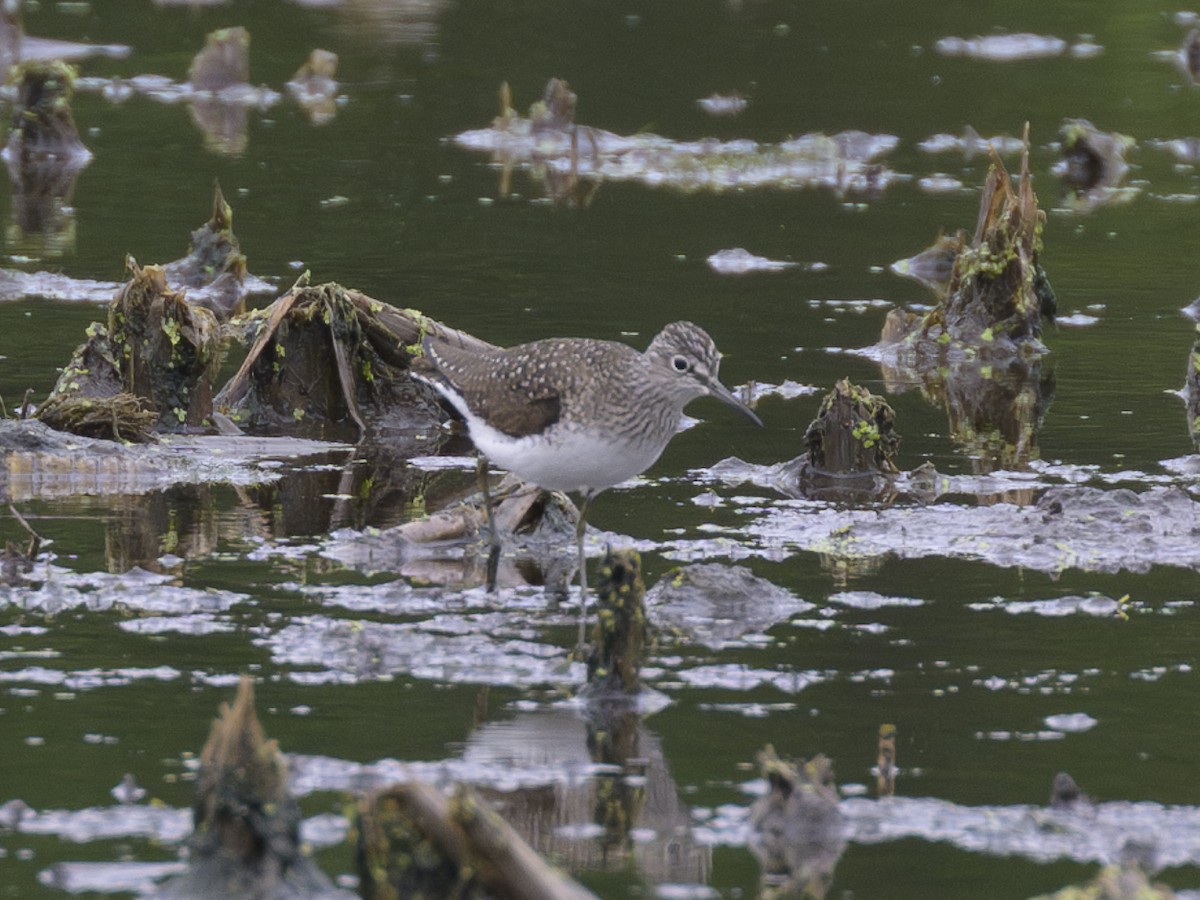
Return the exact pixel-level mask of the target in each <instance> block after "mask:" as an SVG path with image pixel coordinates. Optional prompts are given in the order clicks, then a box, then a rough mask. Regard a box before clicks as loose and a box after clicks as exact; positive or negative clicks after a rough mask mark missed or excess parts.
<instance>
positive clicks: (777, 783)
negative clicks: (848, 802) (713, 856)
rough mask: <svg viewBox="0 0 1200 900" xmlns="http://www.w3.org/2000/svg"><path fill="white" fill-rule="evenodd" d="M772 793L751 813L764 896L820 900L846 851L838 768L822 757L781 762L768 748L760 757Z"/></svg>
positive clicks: (773, 751) (758, 801)
mask: <svg viewBox="0 0 1200 900" xmlns="http://www.w3.org/2000/svg"><path fill="white" fill-rule="evenodd" d="M757 761H758V766H759V771H760V772H761V774H762V777H763V778H764V779H765V780H766V782H767V793H766V794H765V795H764V796H763V797H761V798H759V799H758V800H757V801H756V802H755V804H754V806H753V807H751V809H750V815H749V819H750V827H751V830H752V837H751V839H750V849H751V850H753V851H754V855H755V856H756V857H758V860H759V863H760V864H761V865H762V869H763V878H762V889H761V891H760V894H759V896H760V897H762V898H771V900H776V898H778V900H783V898H811V900H821V898H823V897H824V896H825V895H826V894H827V893H828V891H829V887H830V885H831V884H832V883H833V870H834V868H836V866H837V863H838V860H839V859H840V858H841V855H842V852H843V851H844V850H845V847H846V839H845V838H844V837H843V835H842V826H843V820H842V815H841V812H840V811H839V809H838V795H837V786H836V785H835V784H834V780H833V766H832V764H831V763H830V762H829V760H828V759H827V758H826V757H824V756H822V755H819V754H818V755H817V756H814V757H813V758H812V759H810V760H808V761H805V760H803V759H797V760H786V759H781V758H780V757H779V756H778V755H777V754H776V752H775V748H774V747H772V746H771V745H769V744H768V745H767V746H766V748H764V749H763V750H762V751H761V752H760V753H759V754H758V760H757Z"/></svg>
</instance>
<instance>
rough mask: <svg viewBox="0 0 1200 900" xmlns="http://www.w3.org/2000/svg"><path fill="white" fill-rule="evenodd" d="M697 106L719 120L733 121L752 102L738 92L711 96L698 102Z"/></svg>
mask: <svg viewBox="0 0 1200 900" xmlns="http://www.w3.org/2000/svg"><path fill="white" fill-rule="evenodd" d="M696 105H697V106H698V107H700V108H701V109H702V110H704V111H705V112H706V113H708V114H709V115H710V116H712V117H713V118H717V119H732V118H735V117H736V116H740V115H741V114H742V113H744V112H745V111H746V107H747V106H749V105H750V101H749V100H747V99H746V98H745V97H743V96H742V95H741V94H740V93H738V92H737V91H734V92H733V93H731V94H710V95H709V96H707V97H704V98H702V99H700V100H697V101H696Z"/></svg>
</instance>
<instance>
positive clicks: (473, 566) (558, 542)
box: [323, 474, 579, 594]
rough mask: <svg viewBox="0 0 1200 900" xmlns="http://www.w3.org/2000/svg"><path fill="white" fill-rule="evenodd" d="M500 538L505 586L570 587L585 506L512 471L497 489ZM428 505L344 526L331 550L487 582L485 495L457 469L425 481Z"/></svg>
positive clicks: (346, 561)
mask: <svg viewBox="0 0 1200 900" xmlns="http://www.w3.org/2000/svg"><path fill="white" fill-rule="evenodd" d="M490 493H491V498H492V503H493V519H494V522H495V524H496V533H497V538H498V541H499V545H500V555H499V559H498V565H497V570H496V571H495V572H494V573H493V574H494V577H495V582H496V584H497V585H498V586H499V587H502V588H503V587H515V586H520V585H529V584H534V585H544V586H545V587H546V588H547V590H548V591H549V592H550V593H553V594H564V593H566V591H567V588H568V586H569V584H570V580H571V577H572V575H573V574H574V572H575V568H576V560H575V554H574V553H568V552H567V551H568V549H570V548H569V545H570V544H571V543H572V542H573V541H572V539H573V538H574V535H575V524H576V522H577V520H578V517H579V511H578V510H577V509H576V508H575V506H574V504H572V503H571V501H570V500H569V499H568V498H567V496H566V495H565V494H561V493H555V492H551V491H546V490H544V489H542V488H539V487H537V486H535V485H531V484H527V483H525V482H522V481H521V480H520V479H518V478H516V477H515V476H512V475H507V476H505V477H504V478H503V479H501V480H500V482H499V483H498V484H496V485H493V486H492V487H491V488H490ZM419 499H420V506H421V507H422V508H423V509H425V510H426V511H427V512H426V514H425V515H423V516H420V517H418V518H409V520H408V521H405V522H402V523H400V524H398V525H395V526H393V527H389V528H385V529H384V530H382V531H379V532H373V533H365V534H362V533H359V534H355V533H345V532H343V533H341V534H338V535H335V536H334V540H333V541H332V542H331V543H330V544H329V545H327V546H326V548H325V549H324V551H323V553H324V554H325V555H326V556H329V557H330V558H332V559H336V560H338V561H339V562H340V563H341V564H343V565H347V566H350V567H352V568H355V569H360V570H363V571H376V572H396V573H398V574H401V575H404V576H406V577H410V578H416V579H420V580H422V581H427V582H430V583H433V584H442V585H448V586H449V585H458V586H473V585H479V584H483V583H485V581H486V580H487V576H488V572H487V568H488V553H489V550H490V548H491V546H492V545H491V542H490V538H489V536H488V535H487V533H486V529H487V515H486V513H485V511H484V508H483V502H484V500H483V496H482V494H480V493H478V492H472V491H471V488H470V486H469V483H468V482H466V481H464V479H462V478H461V477H456V476H455V475H453V474H450V475H447V477H444V478H438V479H436V480H431V481H429V482H426V483H424V484H423V485H422V490H421V494H420V496H419Z"/></svg>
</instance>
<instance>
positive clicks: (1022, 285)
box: [881, 126, 1054, 359]
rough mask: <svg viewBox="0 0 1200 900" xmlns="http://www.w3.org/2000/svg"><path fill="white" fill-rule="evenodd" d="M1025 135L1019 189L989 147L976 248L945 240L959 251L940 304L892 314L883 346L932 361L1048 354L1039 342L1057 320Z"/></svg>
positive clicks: (943, 249) (944, 248)
mask: <svg viewBox="0 0 1200 900" xmlns="http://www.w3.org/2000/svg"><path fill="white" fill-rule="evenodd" d="M1028 137H1029V133H1028V126H1026V133H1025V138H1026V147H1025V151H1024V152H1023V153H1022V155H1021V174H1020V177H1019V179H1018V182H1017V190H1016V191H1014V190H1013V187H1012V183H1011V180H1010V179H1009V175H1008V171H1007V170H1006V169H1005V168H1004V163H1003V162H1002V161H1001V160H1000V157H999V155H998V154H997V153H996V152H995V150H991V166H990V168H989V170H988V175H987V181H986V182H985V183H984V187H983V196H982V198H981V199H980V204H979V221H978V223H977V224H976V227H975V236H974V238H973V239H972V241H971V243H970V244H969V245H966V244H964V245H962V246H955V244H954V243H953V242H952V241H953V239H951V242H947V239H945V238H940V239H939V241H938V243H937V244H935V247H936V248H938V249H939V250H940V252H942V253H945V252H946V251H947V250H951V249H952V250H954V251H955V256H954V261H953V268H952V270H951V272H950V277H949V280H948V283H947V286H946V291H945V295H944V296H943V297H941V298H940V300H941V302H939V303H938V305H937V306H936V307H935V308H934V309H932V310H930V311H929V312H928V313H926V314H925V315H923V316H917V315H914V314H913V313H909V312H906V311H904V310H893V311H892V312H891V313H889V314H888V318H887V322H886V323H885V324H884V330H883V337H882V339H881V343H883V344H884V345H895V344H901V345H903V346H904V349H907V350H909V351H911V352H913V353H915V354H917V356H918V357H919V358H927V359H938V358H946V357H947V356H949V355H951V354H952V353H954V352H955V351H957V352H960V353H967V354H974V355H978V356H980V357H985V356H990V357H994V356H996V355H1000V354H1012V353H1022V354H1027V355H1028V354H1032V355H1040V354H1041V353H1044V352H1045V347H1044V346H1043V345H1042V344H1041V342H1040V340H1038V339H1039V338H1040V337H1041V334H1042V319H1043V316H1044V315H1050V316H1052V315H1053V310H1054V301H1053V296H1054V295H1053V291H1052V290H1051V289H1050V286H1049V282H1048V280H1047V279H1046V275H1045V272H1044V271H1043V270H1042V268H1041V265H1040V261H1039V255H1040V253H1041V249H1042V228H1043V226H1044V225H1045V221H1046V214H1045V213H1044V212H1042V211H1041V210H1040V209H1038V205H1037V197H1036V196H1035V195H1034V192H1033V186H1032V183H1031V180H1030V174H1029V147H1028ZM927 252H928V251H927ZM935 255H936V254H935ZM914 259H916V258H914ZM910 262H911V261H910Z"/></svg>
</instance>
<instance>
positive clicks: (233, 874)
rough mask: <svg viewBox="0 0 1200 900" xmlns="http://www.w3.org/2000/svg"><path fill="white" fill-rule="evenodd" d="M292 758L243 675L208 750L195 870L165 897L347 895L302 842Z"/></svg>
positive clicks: (166, 889) (199, 794)
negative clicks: (268, 726) (273, 736)
mask: <svg viewBox="0 0 1200 900" xmlns="http://www.w3.org/2000/svg"><path fill="white" fill-rule="evenodd" d="M287 782H288V778H287V765H286V763H285V761H284V758H283V754H282V753H280V751H279V746H278V744H277V743H276V742H275V741H268V740H267V736H266V733H265V732H264V731H263V728H262V725H260V724H259V721H258V717H257V716H256V715H255V713H254V682H253V680H252V679H251V678H249V677H248V676H243V677H242V680H241V682H240V684H239V685H238V691H237V698H236V699H235V700H234V703H233V706H232V707H230V706H228V705H226V704H222V705H221V710H220V714H219V716H218V718H217V719H216V720H214V722H213V725H212V729H211V731H210V733H209V737H208V741H207V742H206V743H205V744H204V751H203V752H202V753H201V755H200V774H199V777H198V778H197V780H196V799H195V802H194V804H193V807H192V816H193V832H192V836H191V838H190V839H189V841H188V845H189V848H190V851H191V852H190V859H189V864H188V868H187V871H186V872H184V873H183V874H182V875H180V876H178V877H176V878H174V879H172V880H171V881H169V882H167V883H166V884H164V885H163V886H162V888H160V890H159V891H158V893H156V894H155V896H156V897H157V898H160V900H171V898H179V900H184V898H187V900H202V898H209V897H211V898H213V900H217V898H220V900H227V898H231V897H232V898H237V897H245V898H251V897H254V898H278V900H284V898H289V900H301V898H313V900H315V898H328V900H332V898H339V897H346V896H347V895H345V894H343V893H342V892H341V891H337V890H335V889H334V887H333V885H332V884H331V883H330V882H329V880H328V879H327V878H326V877H325V876H324V875H323V874H322V873H321V871H320V870H319V869H318V868H317V867H316V865H315V864H314V863H313V862H312V860H311V859H310V858H309V857H308V855H307V853H306V852H305V850H304V848H303V847H302V845H301V842H300V808H299V806H298V804H297V803H296V801H295V799H294V798H293V797H292V795H291V794H290V793H289V791H288V784H287Z"/></svg>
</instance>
